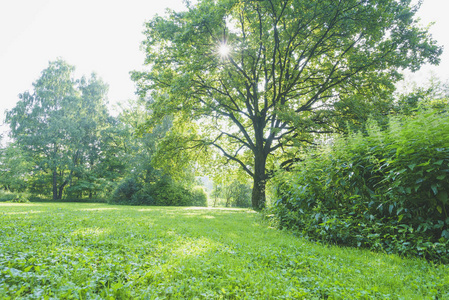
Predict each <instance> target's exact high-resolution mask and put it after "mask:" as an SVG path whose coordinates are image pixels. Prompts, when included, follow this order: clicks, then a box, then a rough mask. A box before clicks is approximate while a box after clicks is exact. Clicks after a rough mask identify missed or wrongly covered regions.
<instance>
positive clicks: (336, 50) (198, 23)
mask: <svg viewBox="0 0 449 300" xmlns="http://www.w3.org/2000/svg"><path fill="white" fill-rule="evenodd" d="M410 2H411V1H410V0H340V1H338V0H320V1H311V0H263V1H260V0H216V1H208V0H200V1H198V3H197V4H196V5H194V6H189V7H188V10H187V11H184V12H169V13H168V14H167V15H166V16H165V17H160V16H156V17H155V18H153V19H152V20H151V21H150V22H148V23H147V24H146V31H145V34H146V41H145V42H144V47H145V51H146V61H145V63H146V65H148V66H149V70H148V71H146V72H134V74H133V78H134V80H135V81H136V82H137V83H138V87H139V91H140V93H141V96H142V97H144V98H145V97H146V98H147V99H148V98H151V104H150V108H151V111H152V114H151V118H150V120H149V122H148V127H149V128H151V127H152V126H154V125H155V124H156V123H157V122H158V121H160V120H163V119H164V117H165V116H167V115H170V116H173V118H174V126H173V127H172V130H171V133H169V134H167V135H166V137H165V139H166V140H165V144H166V146H165V147H163V149H164V152H165V154H166V155H167V156H168V157H173V153H172V151H179V150H183V149H184V150H186V149H190V150H191V149H195V148H196V149H200V148H201V149H206V148H207V147H209V146H210V147H212V148H215V149H217V150H218V151H219V152H221V153H222V155H223V156H225V157H226V158H227V159H228V160H230V161H233V162H235V163H237V164H239V165H240V167H241V168H242V169H243V170H245V171H246V173H248V174H249V175H250V176H251V177H252V178H253V191H252V205H253V207H254V208H256V209H259V208H262V207H264V205H265V184H266V181H267V180H268V179H269V178H270V176H271V174H272V172H273V170H274V168H276V167H281V168H285V167H288V166H289V165H291V163H292V162H294V161H295V160H296V159H298V157H297V153H296V152H297V148H296V146H298V145H301V144H302V143H304V142H305V143H311V142H313V140H314V139H316V137H317V135H318V134H320V133H328V132H333V131H334V130H335V126H336V125H337V124H339V123H342V122H338V121H337V120H336V117H338V118H340V119H341V118H342V117H345V116H348V117H349V116H351V115H354V113H353V112H354V109H358V107H359V106H365V107H370V106H371V107H375V106H377V104H375V103H381V100H382V99H384V98H385V96H386V95H388V94H389V93H391V92H392V90H393V89H394V83H395V82H397V81H398V80H399V79H400V78H401V75H400V71H401V70H403V69H406V68H409V69H411V70H413V71H414V70H417V69H419V67H420V66H421V65H422V64H423V63H426V62H429V63H432V64H436V63H438V56H439V55H440V53H441V48H440V47H438V46H437V45H436V43H435V41H433V40H432V38H431V36H430V35H429V33H428V32H427V30H426V29H423V28H421V27H420V25H419V24H418V23H417V21H416V20H415V19H414V15H415V13H416V11H417V9H418V6H411V4H410ZM163 143H164V141H163ZM169 145H171V147H170V146H169ZM170 149H171V150H172V151H168V150H170Z"/></svg>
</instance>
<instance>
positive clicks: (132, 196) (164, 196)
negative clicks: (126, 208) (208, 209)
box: [109, 176, 207, 206]
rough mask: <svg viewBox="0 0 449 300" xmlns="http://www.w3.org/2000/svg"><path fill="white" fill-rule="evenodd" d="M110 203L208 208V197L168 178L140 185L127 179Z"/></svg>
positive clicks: (131, 179)
mask: <svg viewBox="0 0 449 300" xmlns="http://www.w3.org/2000/svg"><path fill="white" fill-rule="evenodd" d="M109 203H114V204H127V205H157V206H207V196H206V193H205V192H204V190H202V189H201V188H200V189H198V188H196V189H193V191H190V190H189V189H187V188H185V187H184V186H183V185H182V184H180V183H177V182H175V181H174V180H173V179H171V178H170V177H168V176H163V177H161V178H159V179H158V180H157V181H156V182H151V183H144V184H142V183H139V182H138V181H137V180H136V179H134V178H127V179H125V180H124V181H123V182H122V183H121V184H120V185H119V186H118V187H117V189H116V190H115V191H114V194H113V196H112V197H111V199H109Z"/></svg>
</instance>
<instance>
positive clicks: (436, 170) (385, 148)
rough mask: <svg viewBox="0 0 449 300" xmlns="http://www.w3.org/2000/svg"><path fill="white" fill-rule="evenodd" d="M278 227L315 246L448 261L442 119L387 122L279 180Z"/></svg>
mask: <svg viewBox="0 0 449 300" xmlns="http://www.w3.org/2000/svg"><path fill="white" fill-rule="evenodd" d="M277 180H278V193H279V200H278V201H277V202H276V203H275V205H274V207H273V208H272V211H273V214H274V216H275V217H276V219H277V220H278V222H279V225H280V226H281V227H287V228H293V229H296V230H298V231H299V232H301V233H302V234H303V235H305V236H308V237H310V238H312V239H315V240H320V241H326V242H331V243H336V244H343V245H350V246H356V247H368V248H372V249H377V250H382V251H386V252H388V253H392V252H396V253H401V254H406V255H409V254H411V255H418V256H422V257H426V258H429V259H433V260H442V261H444V262H449V248H448V247H449V215H448V213H449V199H448V193H449V115H448V113H441V112H439V113H437V112H435V111H424V112H422V113H420V114H418V115H416V116H413V117H403V118H392V119H391V120H390V123H389V126H388V128H387V129H385V130H380V128H379V127H378V126H377V125H376V124H375V123H374V122H371V123H369V124H368V126H367V133H366V134H364V135H362V134H361V133H358V134H352V135H350V136H348V137H346V138H339V139H336V140H335V141H334V143H333V145H332V146H328V147H321V148H320V149H317V151H315V152H314V153H313V154H309V155H308V157H307V158H306V159H305V161H303V162H302V163H300V164H299V165H298V166H297V169H296V171H294V172H292V173H289V174H281V175H279V176H278V178H277Z"/></svg>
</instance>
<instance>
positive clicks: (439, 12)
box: [0, 0, 449, 133]
mask: <svg viewBox="0 0 449 300" xmlns="http://www.w3.org/2000/svg"><path fill="white" fill-rule="evenodd" d="M166 7H170V8H172V9H176V10H179V9H183V4H182V0H127V1H115V0H78V1H69V0H1V2H0V120H1V121H0V122H1V123H2V122H3V120H4V111H5V110H7V109H11V108H13V107H14V106H15V103H16V102H17V101H18V96H17V95H18V94H19V93H23V92H24V91H26V90H29V89H31V87H32V86H31V84H32V83H33V82H34V81H35V80H37V79H38V78H39V76H40V72H41V71H42V70H43V69H45V68H46V67H47V66H48V62H49V61H51V60H55V59H56V58H57V57H61V58H63V59H64V60H66V61H67V62H68V63H69V64H71V65H74V66H75V67H76V77H77V78H79V77H81V76H82V75H86V76H89V75H90V73H91V72H93V71H95V72H96V73H97V74H98V75H99V76H100V77H101V78H102V79H103V80H104V81H105V82H106V83H108V84H109V87H110V88H109V101H110V103H111V104H114V103H118V102H123V101H126V100H128V99H133V98H135V95H134V91H135V89H134V84H133V82H132V81H131V79H130V75H129V72H130V71H131V70H136V69H141V68H142V64H143V61H144V54H143V52H142V51H141V50H140V44H141V41H142V40H143V39H144V36H143V34H142V31H143V29H144V27H143V24H144V22H145V21H147V20H149V19H151V18H152V17H153V16H154V14H156V13H157V14H160V15H161V14H164V11H165V8H166ZM448 11H449V1H448V0H424V3H423V5H422V7H421V10H420V13H419V16H420V18H421V20H422V24H424V25H427V24H429V23H430V22H435V25H434V26H433V27H432V28H431V32H432V34H433V37H434V38H435V39H436V40H437V41H438V42H439V44H440V45H444V46H445V48H446V49H447V51H445V52H444V53H443V55H442V57H441V64H440V66H438V67H433V68H427V67H425V68H423V70H422V71H420V73H419V76H418V77H416V76H415V77H414V79H415V80H417V81H422V82H424V81H425V79H426V78H428V77H429V72H430V70H432V71H433V72H435V74H437V76H439V77H440V78H441V79H443V80H448V79H449V34H448V30H449V18H448V16H447V12H448ZM0 128H1V130H0V133H1V131H4V130H5V127H2V126H0Z"/></svg>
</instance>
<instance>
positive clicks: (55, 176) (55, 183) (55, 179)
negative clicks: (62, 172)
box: [53, 169, 58, 200]
mask: <svg viewBox="0 0 449 300" xmlns="http://www.w3.org/2000/svg"><path fill="white" fill-rule="evenodd" d="M53 200H58V172H57V171H56V169H54V170H53Z"/></svg>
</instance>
